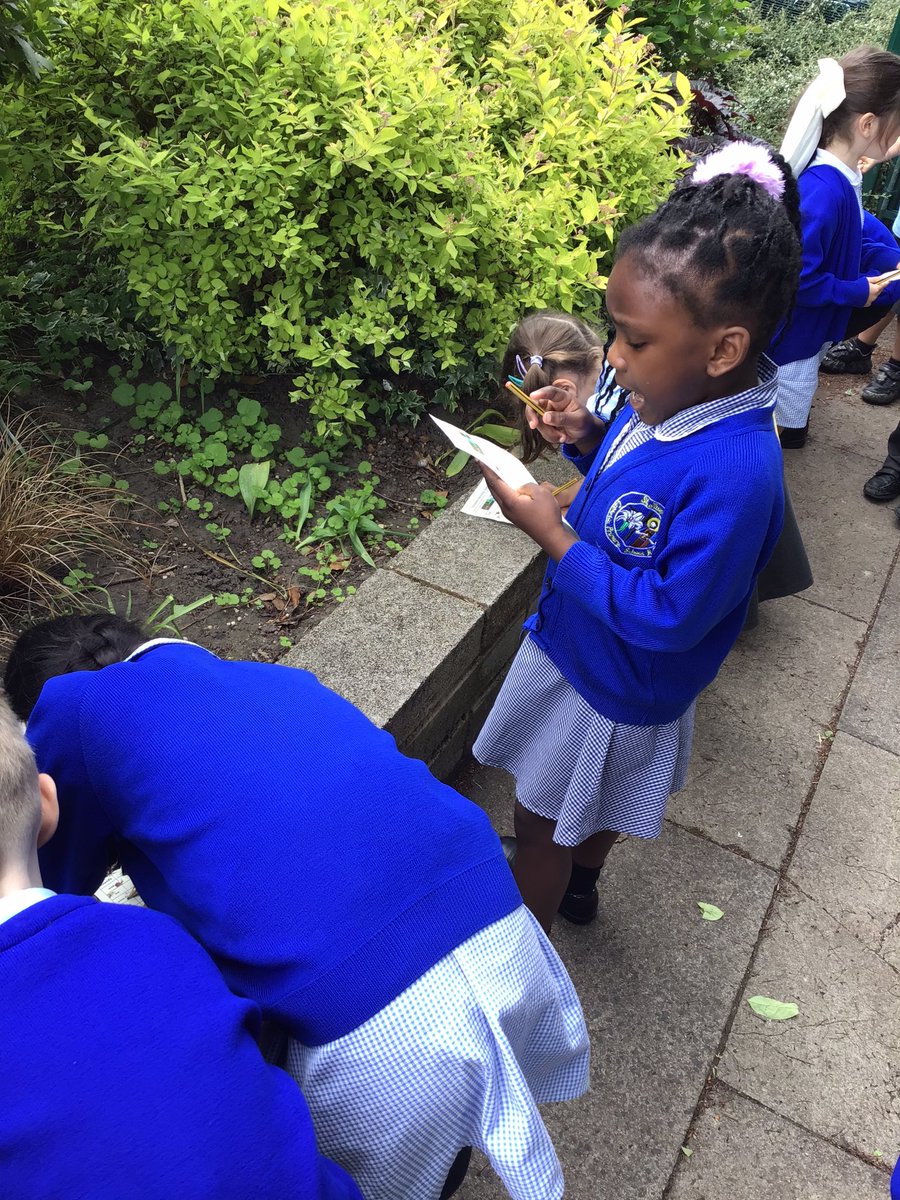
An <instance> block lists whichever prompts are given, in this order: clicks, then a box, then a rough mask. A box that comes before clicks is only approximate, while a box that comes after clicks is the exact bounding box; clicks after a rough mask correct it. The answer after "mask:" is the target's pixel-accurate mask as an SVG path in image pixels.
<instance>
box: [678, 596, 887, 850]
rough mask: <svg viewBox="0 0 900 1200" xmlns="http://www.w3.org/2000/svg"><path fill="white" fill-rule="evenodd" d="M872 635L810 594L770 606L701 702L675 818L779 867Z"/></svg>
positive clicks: (724, 843)
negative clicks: (824, 739) (863, 644)
mask: <svg viewBox="0 0 900 1200" xmlns="http://www.w3.org/2000/svg"><path fill="white" fill-rule="evenodd" d="M865 631H866V626H865V624H864V623H863V622H861V621H857V620H855V619H854V618H852V617H847V616H844V615H843V614H840V613H835V612H832V611H830V610H829V609H823V608H820V607H819V606H818V605H815V604H810V603H808V602H807V601H805V600H804V599H803V598H802V597H793V596H792V597H786V598H785V599H782V600H771V601H768V602H767V603H765V604H763V605H761V606H760V619H759V625H758V626H757V628H756V629H753V630H749V631H747V632H746V633H744V634H743V635H742V636H741V638H740V640H739V641H738V644H737V646H736V647H735V648H734V650H733V651H732V653H731V654H730V655H729V657H728V659H727V661H726V662H725V665H724V667H723V668H722V671H721V672H720V673H719V676H718V678H717V679H716V680H715V681H714V683H713V684H712V685H711V686H710V687H709V688H708V689H707V691H706V692H705V693H704V694H703V696H702V697H701V699H700V704H699V706H698V713H697V725H696V731H695V737H694V751H693V755H692V758H691V769H690V774H689V777H688V783H687V787H686V788H685V789H684V791H682V792H680V793H679V794H678V795H677V796H673V798H672V800H671V801H670V804H669V810H668V816H669V818H670V819H671V820H673V821H675V822H677V823H678V824H680V825H684V826H685V827H686V828H688V829H692V830H698V831H700V832H702V833H703V834H705V835H706V836H707V837H710V838H712V839H713V840H714V841H716V842H718V843H719V844H720V845H723V846H733V847H734V848H736V849H737V850H739V851H741V852H743V853H746V854H749V855H751V856H752V857H753V858H756V859H758V860H759V861H761V862H764V863H767V864H768V865H769V866H773V867H777V866H778V865H779V864H780V863H781V861H782V859H783V857H784V854H785V851H786V849H787V846H788V843H789V841H790V837H791V833H792V830H793V828H794V826H795V825H796V823H797V819H798V817H799V815H800V810H801V807H802V804H803V801H804V799H805V797H806V794H807V792H808V790H809V787H810V784H811V783H812V780H813V776H814V773H815V770H816V766H817V763H818V760H819V753H820V750H821V745H820V738H821V736H822V733H823V730H824V728H825V727H826V726H828V725H829V724H830V723H831V722H832V720H833V718H834V714H835V711H836V708H837V705H838V703H839V701H840V699H841V697H842V695H843V693H844V690H845V688H846V686H847V682H848V680H849V679H850V673H851V670H852V667H853V664H854V663H855V661H856V659H857V656H858V652H859V642H860V639H861V638H862V637H863V636H864V634H865Z"/></svg>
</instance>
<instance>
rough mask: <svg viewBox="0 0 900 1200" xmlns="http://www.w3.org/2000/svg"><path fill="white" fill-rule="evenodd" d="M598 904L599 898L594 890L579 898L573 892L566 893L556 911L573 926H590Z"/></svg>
mask: <svg viewBox="0 0 900 1200" xmlns="http://www.w3.org/2000/svg"><path fill="white" fill-rule="evenodd" d="M599 904H600V897H599V896H598V894H597V889H596V888H594V889H593V890H592V891H590V892H588V893H587V894H586V895H581V896H579V895H576V894H575V893H574V892H566V894H565V895H564V896H563V898H562V900H561V901H560V905H559V908H558V909H557V910H556V911H557V912H558V913H559V915H560V916H561V917H565V919H566V920H567V921H571V922H572V924H573V925H590V923H591V921H593V919H594V917H596V915H597V908H598V907H599Z"/></svg>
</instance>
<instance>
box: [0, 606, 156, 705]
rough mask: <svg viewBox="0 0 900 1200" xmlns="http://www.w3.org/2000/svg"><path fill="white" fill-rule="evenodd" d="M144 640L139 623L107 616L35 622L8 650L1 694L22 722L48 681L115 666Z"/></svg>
mask: <svg viewBox="0 0 900 1200" xmlns="http://www.w3.org/2000/svg"><path fill="white" fill-rule="evenodd" d="M146 640H147V635H146V634H145V632H144V630H143V629H141V627H140V626H139V625H135V624H134V623H133V622H131V621H126V620H125V618H124V617H119V616H116V615H115V614H113V613H108V612H103V613H84V614H81V613H79V614H75V615H73V616H69V617H56V618H54V619H53V620H52V621H41V622H40V623H39V624H38V625H33V626H32V627H31V629H29V630H27V631H26V632H25V633H23V634H22V636H21V637H20V638H19V639H18V641H17V642H16V644H15V645H14V646H13V648H12V653H11V654H10V656H9V659H8V661H7V664H6V672H5V674H4V677H3V687H4V690H5V692H6V694H7V696H8V698H9V702H10V704H11V705H12V707H13V709H14V710H15V713H16V715H17V716H18V717H19V718H20V720H22V721H27V720H28V718H29V717H30V716H31V712H32V709H33V708H34V706H35V704H37V701H38V697H39V696H40V694H41V688H43V686H44V684H45V683H46V682H47V680H48V679H52V678H53V676H54V675H67V674H69V673H70V672H72V671H99V670H100V668H101V667H108V666H110V665H111V664H112V663H116V662H121V661H122V660H123V659H125V658H127V657H128V655H129V654H131V652H132V651H133V650H136V649H137V647H138V646H140V644H141V643H142V642H145V641H146Z"/></svg>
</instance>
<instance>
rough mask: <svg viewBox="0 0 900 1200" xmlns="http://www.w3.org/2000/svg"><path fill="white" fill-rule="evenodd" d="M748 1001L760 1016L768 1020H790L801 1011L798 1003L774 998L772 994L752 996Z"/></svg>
mask: <svg viewBox="0 0 900 1200" xmlns="http://www.w3.org/2000/svg"><path fill="white" fill-rule="evenodd" d="M747 1003H748V1004H749V1005H750V1007H751V1008H752V1009H753V1011H754V1012H755V1013H756V1015H757V1016H758V1017H762V1018H763V1019H764V1020H766V1021H789V1020H790V1019H791V1017H796V1016H797V1014H798V1013H799V1012H800V1009H799V1008H798V1007H797V1005H796V1004H791V1003H788V1002H786V1001H784V1000H773V999H772V998H771V996H751V997H750V999H749V1000H748V1001H747Z"/></svg>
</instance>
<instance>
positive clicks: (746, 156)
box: [691, 142, 784, 200]
mask: <svg viewBox="0 0 900 1200" xmlns="http://www.w3.org/2000/svg"><path fill="white" fill-rule="evenodd" d="M717 175H746V176H748V177H749V178H750V179H752V180H753V181H754V183H758V184H759V186H760V187H761V188H763V190H764V191H766V192H768V193H769V195H770V196H771V197H772V198H773V199H774V200H780V199H781V197H782V196H783V195H784V176H783V175H782V173H781V171H780V170H779V168H778V167H777V166H776V165H775V163H774V162H773V161H772V156H771V155H770V154H769V151H768V150H767V149H766V148H765V146H754V145H753V143H752V142H729V144H728V145H727V146H723V147H722V149H721V150H716V151H714V152H713V153H712V154H710V155H709V156H708V157H706V158H704V159H703V161H702V162H699V163H697V165H696V166H695V167H694V170H693V173H692V174H691V181H692V182H693V183H709V181H710V180H711V179H715V177H716V176H717Z"/></svg>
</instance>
